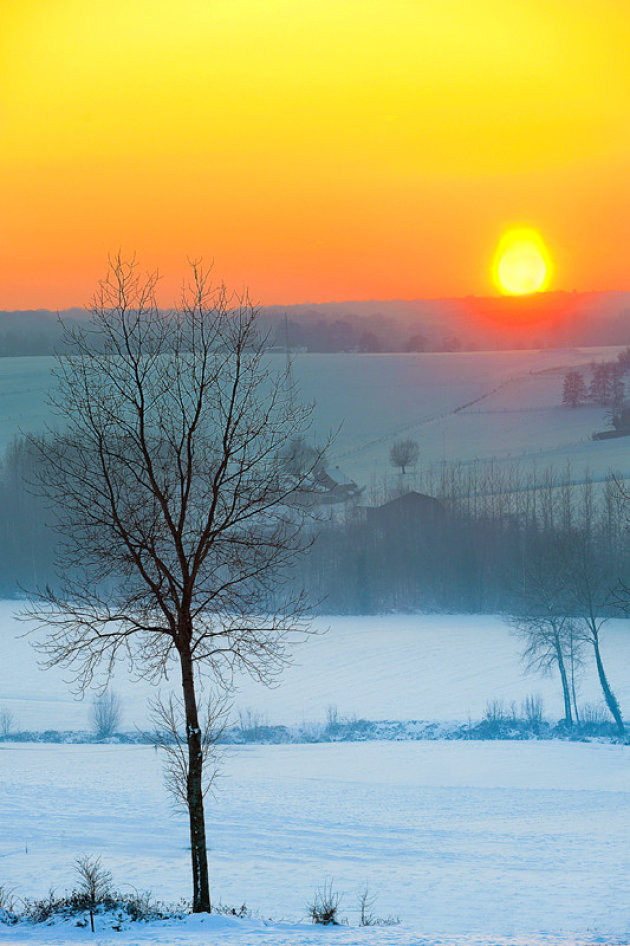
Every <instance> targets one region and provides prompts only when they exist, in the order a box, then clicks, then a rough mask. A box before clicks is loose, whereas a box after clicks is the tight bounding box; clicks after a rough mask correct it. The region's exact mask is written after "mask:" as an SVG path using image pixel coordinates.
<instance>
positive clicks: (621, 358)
mask: <svg viewBox="0 0 630 946" xmlns="http://www.w3.org/2000/svg"><path fill="white" fill-rule="evenodd" d="M617 362H618V364H619V365H620V367H621V369H622V371H623V372H624V374H625V372H626V371H630V347H628V348H624V350H623V351H620V352H619V354H618V355H617Z"/></svg>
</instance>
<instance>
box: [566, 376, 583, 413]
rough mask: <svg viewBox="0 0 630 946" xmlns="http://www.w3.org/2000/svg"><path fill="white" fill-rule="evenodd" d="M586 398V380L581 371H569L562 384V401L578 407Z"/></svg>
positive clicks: (568, 405)
mask: <svg viewBox="0 0 630 946" xmlns="http://www.w3.org/2000/svg"><path fill="white" fill-rule="evenodd" d="M585 400H586V382H585V381H584V377H583V376H582V374H581V373H580V372H579V371H569V372H568V373H567V374H566V375H565V376H564V383H563V385H562V403H563V404H564V405H566V406H567V407H578V406H579V405H580V404H583V403H584V401H585Z"/></svg>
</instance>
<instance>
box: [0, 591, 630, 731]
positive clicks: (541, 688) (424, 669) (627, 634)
mask: <svg viewBox="0 0 630 946" xmlns="http://www.w3.org/2000/svg"><path fill="white" fill-rule="evenodd" d="M19 607H20V605H19V602H7V601H4V602H0V708H2V707H6V708H7V709H9V710H10V711H11V712H12V713H13V716H14V719H15V728H16V729H24V730H27V729H30V730H44V729H70V730H84V729H88V728H89V725H90V724H89V709H90V699H89V698H88V699H86V700H83V701H79V700H76V699H75V698H74V696H73V694H72V691H71V687H70V686H69V684H68V682H67V673H66V672H65V671H63V670H59V669H52V670H46V671H44V670H42V669H41V668H40V667H39V666H38V663H37V655H36V653H35V652H34V651H33V648H32V646H31V643H30V640H29V638H24V637H23V636H22V637H18V636H17V635H23V634H24V631H25V630H26V628H27V626H26V625H24V624H23V623H21V622H19V621H17V620H16V619H15V613H16V611H17V610H18V609H19ZM314 627H315V628H317V629H319V630H321V631H322V632H323V633H321V634H317V635H315V636H313V637H311V638H309V639H308V640H307V641H306V642H305V643H302V644H299V645H297V646H296V647H295V648H294V650H293V663H292V665H291V666H289V667H287V668H286V670H285V671H284V673H283V675H282V677H281V679H280V681H279V685H278V686H277V687H275V688H273V689H269V688H267V687H264V686H262V685H261V684H258V683H254V682H253V681H252V680H251V679H249V678H246V677H241V678H239V680H238V681H237V692H236V696H235V700H234V704H235V709H236V710H239V709H240V710H248V709H251V710H252V711H253V712H254V713H255V714H258V715H259V716H260V717H262V720H264V721H266V722H269V723H272V724H279V723H281V724H285V725H292V724H298V723H303V722H307V723H308V722H323V721H325V719H326V716H327V712H328V708H329V707H330V706H336V707H337V710H338V712H339V714H340V715H341V716H346V717H355V716H356V717H358V718H366V719H373V720H374V719H381V720H382V719H390V720H410V719H416V720H438V721H441V722H443V721H460V722H466V721H467V720H468V719H469V718H472V719H473V720H478V719H480V718H481V716H482V715H483V712H484V709H485V706H486V702H487V701H489V700H494V699H498V700H504V701H505V703H506V704H507V705H508V706H509V704H510V703H511V702H512V701H515V702H516V704H517V707H518V709H519V710H520V705H521V702H522V700H523V699H524V698H525V697H526V696H527V695H528V694H530V693H539V694H541V696H542V697H543V700H544V706H545V713H546V715H547V716H548V717H549V719H551V720H554V721H556V720H558V719H560V718H561V717H562V715H563V711H562V700H561V697H560V689H559V685H558V682H557V681H556V680H555V679H554V678H551V679H549V678H541V677H540V676H538V675H530V674H525V673H524V672H523V667H522V665H521V662H520V651H519V642H518V641H517V640H516V639H515V638H514V636H513V635H512V634H511V633H510V629H509V628H508V626H507V625H506V624H505V623H504V621H503V620H502V618H500V617H497V616H491V615H481V616H480V615H444V614H434V615H383V616H365V617H338V616H333V617H330V618H321V619H318V620H317V622H316V623H315V625H314ZM602 650H603V656H604V660H605V664H606V669H607V672H608V673H609V676H610V680H611V683H612V685H613V687H614V689H615V692H616V694H617V696H618V698H619V700H620V703H621V707H622V710H624V711H625V713H626V715H628V716H630V625H629V622H628V621H627V620H615V621H611V622H610V623H609V624H608V625H606V626H605V627H604V629H603V631H602ZM173 680H174V683H173V685H174V686H175V687H177V686H178V677H177V673H175V674H174V676H173ZM579 686H580V701H581V702H583V703H585V702H587V703H596V702H599V701H600V700H601V691H600V689H599V684H598V682H597V677H596V674H595V670H594V667H593V666H592V661H591V662H590V663H589V664H588V666H587V667H586V668H585V672H584V675H583V677H582V678H581V679H580V682H579ZM113 687H114V689H116V691H117V692H118V693H119V695H120V697H121V700H122V704H123V720H122V729H123V730H129V731H133V730H134V727H140V728H143V727H144V728H146V727H147V725H148V719H147V699H148V698H149V697H150V696H152V695H154V693H155V691H154V688H153V687H152V686H150V685H149V684H147V683H146V682H144V681H134V680H133V679H132V678H131V677H130V675H129V673H128V672H127V670H126V668H125V667H121V668H120V669H119V671H118V672H117V674H116V676H115V679H114V683H113Z"/></svg>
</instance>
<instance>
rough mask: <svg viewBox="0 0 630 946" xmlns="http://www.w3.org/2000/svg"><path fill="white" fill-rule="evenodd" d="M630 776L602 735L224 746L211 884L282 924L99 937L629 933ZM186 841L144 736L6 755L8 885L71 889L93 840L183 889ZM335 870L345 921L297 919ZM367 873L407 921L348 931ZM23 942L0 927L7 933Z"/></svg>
mask: <svg viewBox="0 0 630 946" xmlns="http://www.w3.org/2000/svg"><path fill="white" fill-rule="evenodd" d="M629 771H630V749H628V748H627V747H621V746H610V745H584V744H567V743H526V744H514V743H483V744H479V743H468V742H463V743H462V742H459V743H444V742H435V743H370V744H350V745H348V744H343V745H320V746H271V747H270V746H266V747H247V748H229V749H226V750H225V758H224V772H225V774H224V777H223V779H222V780H221V782H220V787H219V791H218V794H217V797H216V798H215V799H213V800H211V801H210V802H209V804H208V826H209V838H210V845H211V852H210V864H211V876H212V878H213V889H214V897H215V899H217V900H221V901H222V902H223V903H225V904H234V905H236V906H240V904H241V903H242V902H245V903H246V904H247V906H248V907H249V908H250V910H252V911H254V912H255V913H256V914H258V915H259V917H260V918H267V917H271V918H273V919H275V920H279V919H282V920H285V921H287V924H288V925H281V926H276V925H275V924H274V925H273V926H271V927H263V926H262V925H261V924H260V922H257V923H252V922H251V921H233V922H232V923H231V924H228V925H227V926H226V925H225V924H224V925H223V926H221V924H220V923H219V928H218V929H217V930H215V931H214V935H213V936H212V937H208V936H207V935H205V936H204V935H202V931H201V930H200V929H199V928H198V927H197V929H196V930H195V929H191V930H189V931H188V932H187V933H186V938H185V939H181V940H180V938H179V936H180V934H176V935H175V934H171V933H169V932H168V931H167V930H163V931H162V932H161V933H158V931H156V930H153V931H152V933H151V935H149V934H148V932H145V933H141V934H140V935H138V936H136V934H135V932H134V933H133V934H131V933H125V934H109V937H108V938H107V940H106V941H107V942H110V941H111V942H120V941H121V940H122V941H123V942H124V943H129V942H150V941H152V940H153V941H160V942H165V943H179V942H180V941H181V942H191V943H192V942H194V943H199V944H201V943H215V942H221V943H222V942H224V941H225V942H232V943H235V944H238V946H241V944H243V943H254V942H259V941H261V940H263V941H265V942H268V943H272V944H280V943H294V944H298V943H299V944H304V943H311V942H324V941H325V942H328V941H333V942H335V943H344V944H346V943H378V944H385V943H392V944H395V943H401V944H411V943H425V942H426V943H433V942H441V943H442V942H443V943H453V942H460V941H461V942H466V943H475V942H483V943H498V942H523V943H524V942H528V943H531V942H537V941H538V938H537V934H553V936H554V938H553V939H552V940H551V942H559V941H565V939H566V937H567V935H568V934H569V933H570V934H572V937H573V938H571V939H570V941H578V942H581V941H583V940H587V941H590V940H591V939H592V937H593V936H596V935H598V936H599V937H600V938H601V940H600V941H602V940H603V941H604V942H611V939H610V938H609V937H611V936H623V935H624V934H626V933H628V931H630V902H629V900H628V883H627V878H628V873H629V871H630V784H629V779H628V774H629ZM186 844H187V828H186V821H185V818H184V817H183V815H182V814H177V815H173V813H172V810H171V808H170V806H169V803H168V800H167V797H166V795H165V792H164V789H163V786H162V780H161V771H160V761H159V759H158V757H157V755H156V753H155V751H154V750H153V749H151V748H150V747H126V746H125V747H120V746H24V745H18V746H15V745H5V746H3V747H2V748H0V882H2V881H4V882H9V883H10V884H11V885H12V886H14V887H15V888H16V893H17V894H22V895H44V894H46V893H47V891H48V889H49V887H50V886H51V885H52V886H54V887H56V888H57V890H58V891H60V890H63V889H64V888H66V887H70V886H72V883H73V881H74V877H73V873H72V861H73V859H74V858H75V857H76V856H78V855H80V854H83V853H90V854H99V855H101V856H102V858H103V862H104V864H105V865H106V866H107V867H108V868H109V869H110V870H111V871H112V873H113V875H114V880H115V882H116V883H117V884H118V885H120V886H121V887H122V888H123V889H124V885H125V884H132V885H134V886H135V887H138V888H141V889H147V888H148V889H150V890H151V891H152V892H153V894H154V895H155V896H156V897H161V898H165V899H167V900H176V899H178V898H179V897H180V896H182V895H187V894H188V885H189V877H188V871H189V863H188V858H189V854H188V851H187V847H186ZM26 847H28V853H25V850H26ZM330 878H332V879H333V883H334V887H335V888H336V889H338V890H339V891H340V892H342V893H343V901H342V909H341V913H342V915H343V916H345V917H346V918H347V919H348V921H349V923H350V924H352V925H353V926H354V927H355V929H354V930H352V931H350V930H347V931H345V932H343V931H341V932H338V931H335V930H326V931H321V930H320V931H311V930H310V929H309V928H308V927H304V926H302V925H301V923H304V922H305V909H306V904H307V903H308V901H309V900H310V898H311V897H312V894H313V892H314V889H315V888H316V887H317V886H319V885H321V884H322V883H324V881H325V880H326V879H330ZM366 885H367V886H369V888H370V889H371V890H372V892H373V893H375V894H376V895H377V897H378V899H377V903H376V905H375V912H377V913H380V914H381V915H387V914H393V915H398V916H399V917H400V919H401V925H400V926H399V927H386V928H381V929H378V930H368V931H365V932H363V931H361V930H359V929H356V925H357V923H358V912H357V899H358V895H359V893H360V892H361V891H362V890H363V889H364V888H365V886H366ZM300 921H301V923H300ZM79 933H80V935H79ZM52 934H54V935H55V936H59V935H60V934H59V932H58V931H50V933H47V932H46V930H44V931H42V930H40V931H39V935H40V937H41V939H37V938H35V939H33V938H32V934H29V935H27V936H26V939H25V941H28V942H46V941H48V935H52ZM21 935H24V934H20V933H18V932H16V931H15V930H10V929H6V928H4V929H3V928H2V927H1V926H0V940H2V939H6V940H7V941H8V942H20V941H21V940H20V936H21ZM70 935H73V936H74V937H75V938H77V937H78V938H79V939H80V940H81V941H84V940H86V939H89V938H90V934H89V932H87V931H75V933H74V934H72V933H71V934H70ZM181 935H183V933H182V934H181ZM532 936H534V937H535V938H534V939H532ZM188 937H192V938H188ZM425 937H426V938H425ZM97 941H99V939H97Z"/></svg>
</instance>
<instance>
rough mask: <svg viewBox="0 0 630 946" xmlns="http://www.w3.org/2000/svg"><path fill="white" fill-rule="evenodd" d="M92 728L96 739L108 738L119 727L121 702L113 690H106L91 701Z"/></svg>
mask: <svg viewBox="0 0 630 946" xmlns="http://www.w3.org/2000/svg"><path fill="white" fill-rule="evenodd" d="M91 717H92V728H93V729H94V732H95V734H96V738H97V739H109V737H110V736H113V735H114V733H115V732H116V731H117V730H118V728H119V727H120V721H121V719H122V704H121V702H120V698H119V696H118V695H117V694H116V693H114V691H113V690H106V691H105V693H103V694H101V696H97V697H95V698H94V700H93V701H92V712H91Z"/></svg>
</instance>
